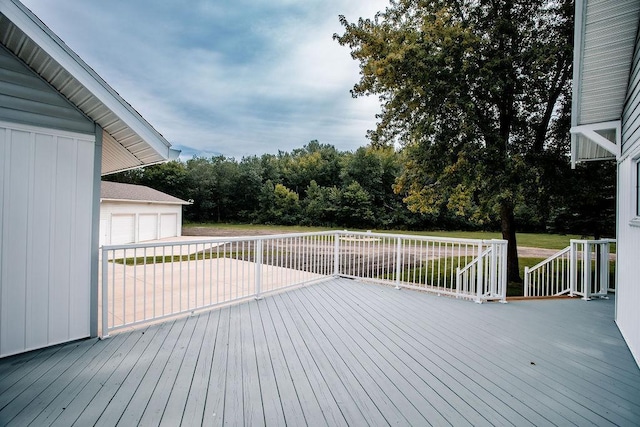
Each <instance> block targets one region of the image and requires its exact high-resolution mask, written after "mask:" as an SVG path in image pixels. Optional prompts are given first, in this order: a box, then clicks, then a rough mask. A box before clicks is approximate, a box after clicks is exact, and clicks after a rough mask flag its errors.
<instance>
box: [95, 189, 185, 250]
mask: <svg viewBox="0 0 640 427" xmlns="http://www.w3.org/2000/svg"><path fill="white" fill-rule="evenodd" d="M188 204H189V202H186V201H184V200H181V199H178V198H177V197H173V196H171V195H169V194H167V193H163V192H162V191H158V190H154V189H153V188H149V187H145V186H144V185H134V184H123V183H119V182H108V181H103V182H102V184H101V188H100V245H101V246H102V245H120V244H125V243H137V242H144V241H147V240H155V239H164V238H167V237H176V236H180V235H181V234H182V206H184V205H188Z"/></svg>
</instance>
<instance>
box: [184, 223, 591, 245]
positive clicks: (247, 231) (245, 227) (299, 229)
mask: <svg viewBox="0 0 640 427" xmlns="http://www.w3.org/2000/svg"><path fill="white" fill-rule="evenodd" d="M183 227H184V228H185V229H188V228H190V227H206V228H211V229H219V230H221V231H226V232H228V231H237V232H238V233H243V234H244V235H247V236H250V235H252V233H256V234H259V233H261V232H265V231H268V232H271V233H274V234H277V233H308V232H313V231H329V230H335V228H326V227H303V226H286V225H262V224H217V223H216V224H212V223H185V224H184V226H183ZM353 231H366V230H353ZM372 231H374V232H377V233H397V234H409V235H418V236H437V237H453V238H456V237H458V238H460V237H462V238H469V239H500V238H501V234H500V233H499V232H485V231H399V230H372ZM581 237H582V236H578V235H570V234H543V233H518V235H517V239H518V246H528V247H533V248H544V249H558V250H560V249H564V248H566V247H567V246H569V240H571V239H580V238H581Z"/></svg>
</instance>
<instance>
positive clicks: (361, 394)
mask: <svg viewBox="0 0 640 427" xmlns="http://www.w3.org/2000/svg"><path fill="white" fill-rule="evenodd" d="M613 311H614V304H613V300H609V301H606V300H597V301H590V302H584V301H580V300H569V299H555V300H545V301H540V300H538V301H517V302H511V303H509V304H506V305H504V304H498V303H488V304H482V305H478V304H474V303H471V302H468V301H461V300H455V299H450V298H445V297H437V296H434V295H429V294H424V293H419V292H414V291H409V290H401V291H398V290H395V289H393V288H389V287H383V286H379V285H372V284H363V283H359V282H356V281H351V280H346V279H333V280H330V281H327V282H323V283H320V284H316V285H311V286H307V287H303V288H298V289H295V290H292V291H288V292H283V293H281V294H278V295H272V296H268V297H265V298H264V299H262V300H260V301H252V302H249V303H243V304H239V305H235V306H231V307H226V308H222V309H217V310H213V311H207V312H203V313H201V314H198V315H194V316H191V317H187V318H181V319H177V320H173V321H169V322H165V323H161V324H157V325H153V326H148V327H146V328H143V329H138V330H135V331H130V332H121V333H119V334H116V335H114V336H113V337H111V338H109V339H107V340H105V341H99V340H95V339H92V340H85V341H81V342H76V343H72V344H67V345H64V346H58V347H54V348H49V349H45V350H41V351H35V352H32V353H28V354H24V355H19V356H15V357H10V358H7V359H3V360H0V425H7V424H8V425H18V426H22V425H29V424H32V425H34V426H45V425H60V426H70V425H78V426H88V425H105V426H112V425H123V426H132V425H170V426H174V425H180V424H181V425H185V426H195V425H201V424H203V425H220V424H223V423H228V424H231V425H247V426H253V425H262V424H268V425H285V424H287V425H290V426H297V425H314V426H315V425H330V426H336V425H353V426H361V425H375V426H378V425H387V424H394V425H396V424H398V425H416V426H417V425H454V426H464V425H469V426H471V425H473V426H481V425H516V426H525V425H536V426H542V425H562V426H564V425H579V426H587V425H597V426H606V425H640V370H639V369H638V367H637V365H636V364H635V362H634V361H633V358H632V356H631V354H630V352H629V350H628V349H627V347H626V345H625V343H624V341H623V340H622V338H621V336H620V333H619V332H618V330H617V328H616V326H615V324H614V322H613Z"/></svg>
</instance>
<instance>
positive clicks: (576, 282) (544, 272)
mask: <svg viewBox="0 0 640 427" xmlns="http://www.w3.org/2000/svg"><path fill="white" fill-rule="evenodd" d="M613 243H616V240H615V239H600V240H590V239H571V240H570V245H569V246H568V247H566V248H564V249H562V250H561V251H559V252H557V253H555V254H553V255H552V256H550V257H549V258H547V259H545V260H543V261H541V262H539V263H538V264H536V265H534V266H533V267H525V268H524V291H523V294H524V296H525V297H546V296H559V295H565V294H568V295H569V296H574V295H579V296H582V297H583V299H585V300H589V299H590V298H591V297H601V298H606V296H607V292H608V291H609V290H610V289H609V262H610V257H609V254H610V246H611V244H613ZM594 253H595V258H594V257H593V255H594ZM598 257H599V258H598Z"/></svg>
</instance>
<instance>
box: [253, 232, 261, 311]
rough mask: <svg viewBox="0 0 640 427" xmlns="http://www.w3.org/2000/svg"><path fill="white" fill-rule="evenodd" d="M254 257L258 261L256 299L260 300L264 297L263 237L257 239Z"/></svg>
mask: <svg viewBox="0 0 640 427" xmlns="http://www.w3.org/2000/svg"><path fill="white" fill-rule="evenodd" d="M254 258H255V263H256V270H255V275H256V299H257V300H259V299H261V298H262V297H261V296H260V292H261V287H262V239H258V240H256V247H255V254H254Z"/></svg>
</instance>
